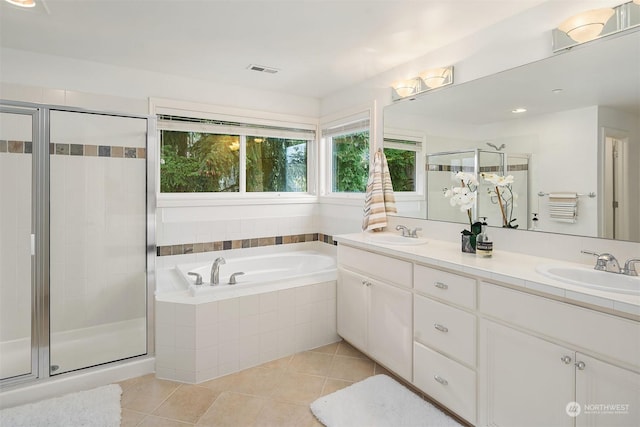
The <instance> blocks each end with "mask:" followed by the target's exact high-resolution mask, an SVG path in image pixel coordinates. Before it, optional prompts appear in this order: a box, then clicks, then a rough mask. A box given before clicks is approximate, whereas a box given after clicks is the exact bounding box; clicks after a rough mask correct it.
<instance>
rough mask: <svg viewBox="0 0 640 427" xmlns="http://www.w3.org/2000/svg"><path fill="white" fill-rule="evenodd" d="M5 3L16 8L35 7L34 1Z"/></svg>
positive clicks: (10, 0) (12, 0)
mask: <svg viewBox="0 0 640 427" xmlns="http://www.w3.org/2000/svg"><path fill="white" fill-rule="evenodd" d="M5 1H6V2H7V3H9V4H12V5H14V6H18V7H35V6H36V0H5Z"/></svg>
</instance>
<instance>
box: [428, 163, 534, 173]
mask: <svg viewBox="0 0 640 427" xmlns="http://www.w3.org/2000/svg"><path fill="white" fill-rule="evenodd" d="M426 169H427V171H428V172H460V171H462V172H473V170H474V169H473V166H451V165H434V164H428V165H427V166H426ZM526 170H529V165H528V164H526V163H524V164H521V165H508V166H507V172H515V171H526ZM480 172H502V167H501V166H482V167H480Z"/></svg>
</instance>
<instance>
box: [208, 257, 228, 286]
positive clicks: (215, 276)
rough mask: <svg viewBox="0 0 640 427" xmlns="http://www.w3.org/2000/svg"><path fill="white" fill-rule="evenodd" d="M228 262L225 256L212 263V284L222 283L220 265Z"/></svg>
mask: <svg viewBox="0 0 640 427" xmlns="http://www.w3.org/2000/svg"><path fill="white" fill-rule="evenodd" d="M222 264H226V261H225V260H224V258H222V257H220V258H216V260H215V261H213V264H212V265H211V280H210V282H211V286H215V285H217V284H218V283H220V265H222Z"/></svg>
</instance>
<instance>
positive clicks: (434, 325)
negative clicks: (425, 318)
mask: <svg viewBox="0 0 640 427" xmlns="http://www.w3.org/2000/svg"><path fill="white" fill-rule="evenodd" d="M433 327H434V328H436V329H437V330H439V331H440V332H449V328H447V327H446V326H442V325H441V324H439V323H434V324H433Z"/></svg>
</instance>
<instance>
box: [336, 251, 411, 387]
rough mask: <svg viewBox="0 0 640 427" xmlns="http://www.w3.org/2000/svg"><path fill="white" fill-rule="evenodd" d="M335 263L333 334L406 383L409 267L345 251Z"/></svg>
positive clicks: (409, 337)
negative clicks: (335, 296) (336, 281)
mask: <svg viewBox="0 0 640 427" xmlns="http://www.w3.org/2000/svg"><path fill="white" fill-rule="evenodd" d="M338 262H339V267H338V287H337V316H338V319H337V320H338V321H337V326H338V334H339V335H340V336H342V337H343V338H344V339H345V340H347V341H348V342H350V343H351V344H352V345H353V346H355V347H356V348H358V349H359V350H361V351H362V352H363V353H365V354H367V355H369V356H371V357H372V358H373V359H374V360H377V361H378V362H380V363H381V364H382V365H384V366H385V367H386V368H388V369H390V370H392V371H393V372H395V373H396V374H398V375H400V376H401V377H403V378H405V379H407V380H409V381H411V378H412V350H413V345H412V343H413V322H412V320H413V319H412V317H411V314H412V305H411V304H412V294H411V278H412V266H411V263H409V262H407V261H402V260H397V259H394V258H389V257H385V256H381V255H378V254H374V253H369V252H366V251H361V250H358V249H354V248H350V247H345V246H338Z"/></svg>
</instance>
